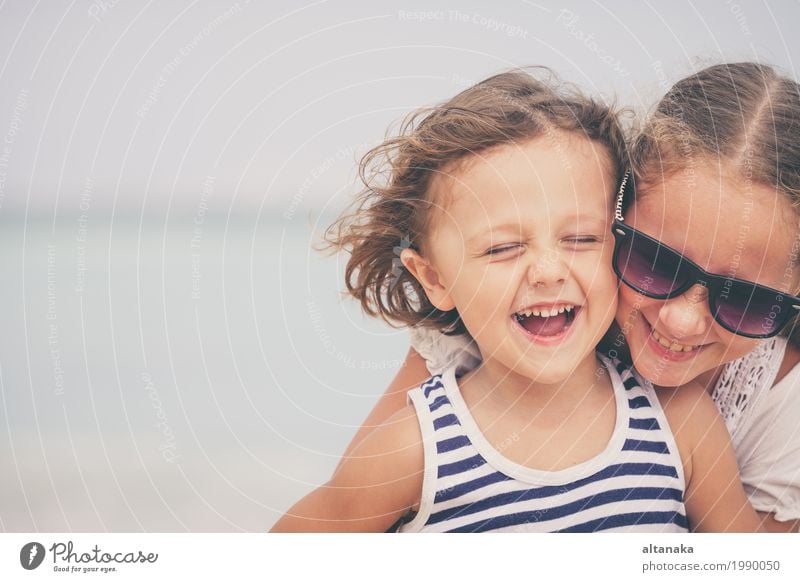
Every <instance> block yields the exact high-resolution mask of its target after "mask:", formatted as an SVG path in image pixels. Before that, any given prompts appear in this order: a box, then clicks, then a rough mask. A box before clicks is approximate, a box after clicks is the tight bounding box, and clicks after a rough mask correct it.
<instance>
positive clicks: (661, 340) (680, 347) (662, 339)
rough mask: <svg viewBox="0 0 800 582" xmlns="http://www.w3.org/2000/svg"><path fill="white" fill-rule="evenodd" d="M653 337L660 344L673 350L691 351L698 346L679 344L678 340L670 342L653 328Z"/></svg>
mask: <svg viewBox="0 0 800 582" xmlns="http://www.w3.org/2000/svg"><path fill="white" fill-rule="evenodd" d="M653 339H654V340H656V341H657V342H658V343H659V344H660V345H662V346H664V347H665V348H667V349H668V350H670V351H673V352H691V351H692V350H695V349H697V348H698V347H699V346H687V345H685V344H679V343H678V342H671V341H669V340H668V339H667V338H665V337H664V336H663V335H661V334H660V333H658V332H657V331H656V330H653Z"/></svg>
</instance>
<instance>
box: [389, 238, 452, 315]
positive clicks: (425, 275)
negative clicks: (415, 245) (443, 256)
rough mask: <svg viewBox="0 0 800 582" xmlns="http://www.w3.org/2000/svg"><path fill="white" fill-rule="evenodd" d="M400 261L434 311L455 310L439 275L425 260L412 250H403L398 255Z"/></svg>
mask: <svg viewBox="0 0 800 582" xmlns="http://www.w3.org/2000/svg"><path fill="white" fill-rule="evenodd" d="M400 260H401V261H403V265H404V266H405V268H406V269H408V271H409V272H410V273H411V274H412V275H414V278H415V279H416V280H417V281H419V283H420V285H422V287H423V289H425V294H426V295H427V296H428V300H429V301H430V302H431V303H432V304H433V306H434V307H436V309H438V310H439V311H450V310H451V309H455V308H456V306H455V303H453V299H452V298H451V297H450V292H449V291H448V290H447V289H446V288H445V287H444V285H442V281H441V279H440V277H439V273H438V272H437V271H436V269H435V268H434V267H433V265H431V264H430V262H429V261H428V260H427V259H425V258H423V257H422V256H421V255H420V254H419V253H418V252H417V251H415V250H413V249H403V252H402V253H400Z"/></svg>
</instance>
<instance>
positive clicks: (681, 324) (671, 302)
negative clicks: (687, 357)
mask: <svg viewBox="0 0 800 582" xmlns="http://www.w3.org/2000/svg"><path fill="white" fill-rule="evenodd" d="M658 320H659V322H661V326H660V327H659V329H660V331H662V332H663V333H667V334H669V335H670V336H671V337H672V338H674V339H676V340H681V339H683V338H692V337H697V336H702V335H705V334H706V333H707V332H708V330H709V328H710V326H711V322H712V317H711V311H710V310H709V308H708V291H707V290H706V288H705V287H703V286H702V285H699V284H698V285H694V286H693V287H692V288H691V289H689V290H688V291H687V292H686V293H684V294H683V295H679V296H677V297H674V298H672V299H668V300H667V301H664V302H663V304H662V305H661V309H660V310H659V312H658Z"/></svg>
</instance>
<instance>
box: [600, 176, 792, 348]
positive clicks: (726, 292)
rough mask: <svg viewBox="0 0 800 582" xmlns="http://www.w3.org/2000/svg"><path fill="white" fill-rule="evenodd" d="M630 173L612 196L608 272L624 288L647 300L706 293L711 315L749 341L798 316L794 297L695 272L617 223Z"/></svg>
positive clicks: (665, 248) (661, 246) (775, 330)
mask: <svg viewBox="0 0 800 582" xmlns="http://www.w3.org/2000/svg"><path fill="white" fill-rule="evenodd" d="M629 178H630V172H628V173H626V174H625V177H624V178H623V179H622V183H621V184H620V188H619V192H618V193H617V201H616V211H615V216H614V224H613V225H612V227H611V231H612V233H613V234H614V239H615V241H614V258H613V262H612V265H613V267H614V272H615V273H616V274H617V276H618V277H619V278H620V280H621V281H622V282H623V283H625V284H626V285H627V286H628V287H630V288H632V289H634V290H635V291H638V292H639V293H641V294H642V295H644V296H645V297H650V298H651V299H660V300H667V299H672V298H673V297H677V296H679V295H682V294H683V293H686V291H688V290H689V289H690V288H692V287H693V286H695V285H702V286H703V287H705V288H706V290H707V291H708V305H709V307H710V309H711V315H712V316H713V318H714V321H716V322H717V323H718V324H720V325H721V326H722V327H724V328H725V329H726V330H728V331H730V332H732V333H735V334H737V335H740V336H744V337H750V338H768V337H773V336H775V335H777V334H778V333H779V332H780V331H781V329H783V328H784V327H785V326H786V324H787V323H789V321H790V320H791V318H792V316H794V315H796V314H797V313H798V311H800V297H795V296H794V295H789V294H787V293H782V292H781V291H778V290H777V289H772V288H770V287H765V286H763V285H759V284H757V283H753V282H752V281H745V280H743V279H736V278H733V277H726V276H724V275H715V274H714V273H709V272H708V271H705V270H703V269H701V268H700V267H699V266H698V265H696V264H695V263H693V262H692V261H690V260H689V259H687V258H686V257H685V256H683V255H682V254H680V253H679V252H678V251H676V250H674V249H671V248H670V247H668V246H666V245H665V244H663V243H662V242H661V241H659V240H657V239H655V238H653V237H651V236H648V235H646V234H644V233H643V232H639V231H638V230H636V229H634V228H631V227H630V226H628V225H627V224H625V223H624V222H623V216H622V205H623V201H624V197H625V191H626V186H627V185H628V182H629V181H630V180H629Z"/></svg>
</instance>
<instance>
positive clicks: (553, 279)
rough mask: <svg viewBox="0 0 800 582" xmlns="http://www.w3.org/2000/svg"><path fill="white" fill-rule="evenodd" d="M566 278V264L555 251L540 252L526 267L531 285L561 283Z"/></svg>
mask: <svg viewBox="0 0 800 582" xmlns="http://www.w3.org/2000/svg"><path fill="white" fill-rule="evenodd" d="M566 278H567V266H566V265H565V264H564V261H563V260H562V259H561V257H560V256H559V254H558V253H557V252H555V251H552V252H546V253H542V254H541V255H540V256H539V257H537V259H536V260H534V261H533V263H532V264H531V266H530V267H529V268H528V282H529V283H530V284H531V286H532V287H540V286H544V285H554V284H561V283H563V282H564V281H566Z"/></svg>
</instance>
